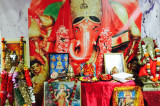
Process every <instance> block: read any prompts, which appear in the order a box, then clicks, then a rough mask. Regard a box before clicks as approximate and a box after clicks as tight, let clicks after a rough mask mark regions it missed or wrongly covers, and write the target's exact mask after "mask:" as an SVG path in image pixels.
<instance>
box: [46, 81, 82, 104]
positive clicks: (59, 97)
mask: <svg viewBox="0 0 160 106" xmlns="http://www.w3.org/2000/svg"><path fill="white" fill-rule="evenodd" d="M44 106H81V82H80V81H59V82H50V84H49V83H48V82H44Z"/></svg>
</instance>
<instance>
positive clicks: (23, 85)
mask: <svg viewBox="0 0 160 106" xmlns="http://www.w3.org/2000/svg"><path fill="white" fill-rule="evenodd" d="M18 85H19V90H20V92H21V94H22V97H23V99H24V102H25V103H26V104H27V105H28V106H32V104H31V99H30V96H29V92H28V87H27V85H26V83H25V81H22V80H20V81H19V82H18Z"/></svg>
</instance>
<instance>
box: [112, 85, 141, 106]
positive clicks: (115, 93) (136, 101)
mask: <svg viewBox="0 0 160 106" xmlns="http://www.w3.org/2000/svg"><path fill="white" fill-rule="evenodd" d="M129 90H135V91H136V92H135V99H134V106H139V105H140V106H144V101H143V95H142V91H141V88H140V87H139V86H121V87H115V88H114V91H113V96H112V106H118V93H119V92H120V91H129Z"/></svg>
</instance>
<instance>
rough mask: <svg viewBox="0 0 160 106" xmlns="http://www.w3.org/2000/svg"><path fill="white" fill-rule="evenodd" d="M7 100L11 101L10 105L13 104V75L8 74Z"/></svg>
mask: <svg viewBox="0 0 160 106" xmlns="http://www.w3.org/2000/svg"><path fill="white" fill-rule="evenodd" d="M7 99H8V101H9V104H10V105H12V104H13V99H14V96H13V82H12V73H10V72H9V73H8V82H7Z"/></svg>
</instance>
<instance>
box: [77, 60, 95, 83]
mask: <svg viewBox="0 0 160 106" xmlns="http://www.w3.org/2000/svg"><path fill="white" fill-rule="evenodd" d="M80 80H81V81H86V82H92V81H97V80H98V79H97V77H96V65H95V63H83V64H81V77H80Z"/></svg>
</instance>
